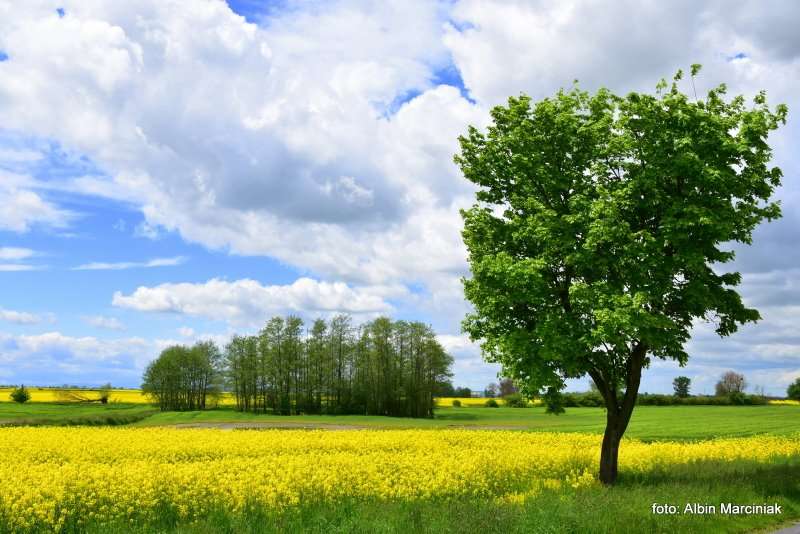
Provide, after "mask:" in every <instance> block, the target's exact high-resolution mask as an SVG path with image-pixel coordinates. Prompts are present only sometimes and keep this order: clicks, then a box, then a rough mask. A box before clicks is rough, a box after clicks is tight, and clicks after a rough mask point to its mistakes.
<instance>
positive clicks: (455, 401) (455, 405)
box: [453, 399, 461, 408]
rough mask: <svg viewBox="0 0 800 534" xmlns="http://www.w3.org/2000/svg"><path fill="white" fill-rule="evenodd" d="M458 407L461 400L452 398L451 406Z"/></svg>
mask: <svg viewBox="0 0 800 534" xmlns="http://www.w3.org/2000/svg"><path fill="white" fill-rule="evenodd" d="M460 407H461V401H460V400H458V399H453V408H460Z"/></svg>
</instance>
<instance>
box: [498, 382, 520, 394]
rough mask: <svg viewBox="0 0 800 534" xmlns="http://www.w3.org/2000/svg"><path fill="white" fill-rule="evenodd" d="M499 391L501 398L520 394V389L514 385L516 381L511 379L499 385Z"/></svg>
mask: <svg viewBox="0 0 800 534" xmlns="http://www.w3.org/2000/svg"><path fill="white" fill-rule="evenodd" d="M498 391H499V393H500V396H501V397H507V396H509V395H513V394H515V393H518V392H519V389H518V388H517V386H516V385H514V381H513V380H511V379H510V378H503V379H502V380H500V383H499V384H498Z"/></svg>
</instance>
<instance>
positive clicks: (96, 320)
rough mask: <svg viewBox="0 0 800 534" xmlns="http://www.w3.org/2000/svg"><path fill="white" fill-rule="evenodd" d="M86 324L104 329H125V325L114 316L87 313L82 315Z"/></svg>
mask: <svg viewBox="0 0 800 534" xmlns="http://www.w3.org/2000/svg"><path fill="white" fill-rule="evenodd" d="M83 320H84V321H86V323H87V324H90V325H92V326H94V327H96V328H103V329H106V330H125V325H124V324H122V321H120V320H119V319H117V318H116V317H106V316H104V315H88V316H85V317H83Z"/></svg>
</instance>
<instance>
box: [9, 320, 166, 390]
mask: <svg viewBox="0 0 800 534" xmlns="http://www.w3.org/2000/svg"><path fill="white" fill-rule="evenodd" d="M156 349H157V348H156V346H155V345H154V344H153V343H152V342H150V341H146V340H144V339H142V338H139V337H130V338H123V339H110V340H104V339H98V338H95V337H91V336H83V337H73V336H68V335H64V334H62V333H60V332H46V333H43V334H36V335H11V334H6V333H0V364H2V365H3V367H4V369H5V370H6V376H8V377H9V378H12V379H13V380H15V381H17V382H25V383H26V384H44V385H48V384H49V385H52V384H63V383H73V384H95V385H96V384H100V383H104V382H107V381H111V382H112V383H117V384H122V383H124V384H127V385H133V384H138V383H139V380H140V378H141V373H142V370H143V369H144V366H145V365H146V364H147V362H148V361H149V360H150V359H152V358H153V357H154V355H155V351H156Z"/></svg>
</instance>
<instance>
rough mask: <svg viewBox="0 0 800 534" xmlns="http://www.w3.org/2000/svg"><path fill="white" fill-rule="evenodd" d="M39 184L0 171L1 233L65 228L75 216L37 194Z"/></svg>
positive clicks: (17, 175) (25, 177) (23, 177)
mask: <svg viewBox="0 0 800 534" xmlns="http://www.w3.org/2000/svg"><path fill="white" fill-rule="evenodd" d="M0 84H2V82H0ZM1 94H2V91H0V95H1ZM37 185H38V184H37V182H36V181H35V180H33V179H31V178H30V177H27V176H24V175H19V174H14V173H9V172H4V171H2V170H0V206H2V208H0V230H8V231H12V232H18V233H24V232H27V231H28V230H30V229H31V227H32V226H34V225H42V226H45V227H53V228H63V227H65V226H66V225H67V224H68V223H69V221H70V220H72V219H73V218H74V217H75V214H73V213H70V212H69V211H67V210H64V209H61V208H59V207H58V206H56V205H55V204H53V203H51V202H50V201H48V200H46V199H45V198H43V197H42V196H41V195H40V194H39V193H37V192H36V191H34V190H33V188H35V187H37Z"/></svg>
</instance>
